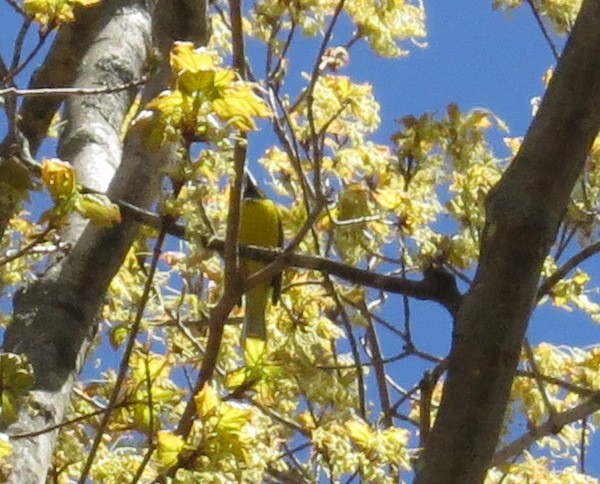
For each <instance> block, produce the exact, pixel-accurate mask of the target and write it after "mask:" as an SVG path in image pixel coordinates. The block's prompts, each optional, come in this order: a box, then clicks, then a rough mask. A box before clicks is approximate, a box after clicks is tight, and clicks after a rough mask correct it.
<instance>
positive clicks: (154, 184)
mask: <svg viewBox="0 0 600 484" xmlns="http://www.w3.org/2000/svg"><path fill="white" fill-rule="evenodd" d="M106 3H108V4H110V5H111V6H112V8H113V10H112V13H111V14H110V15H107V16H103V17H99V18H98V19H97V22H98V23H97V25H98V26H99V27H98V29H97V30H96V34H97V38H96V39H95V40H94V41H93V42H92V43H91V44H90V49H89V50H88V51H87V53H86V57H85V59H84V60H83V61H82V63H81V69H80V73H79V76H78V79H79V82H80V83H81V84H82V85H86V86H88V85H89V84H96V85H97V84H99V83H106V84H112V83H120V82H123V81H126V80H130V79H136V78H138V77H140V76H141V74H142V69H143V65H144V61H145V60H146V57H147V55H148V51H147V49H148V48H149V47H151V45H152V43H151V42H149V39H150V34H151V22H150V20H151V18H152V17H154V18H155V19H156V21H155V22H154V25H153V26H152V30H153V31H152V34H153V38H154V43H155V45H159V46H160V47H161V50H162V54H163V56H166V51H167V49H168V48H169V47H170V45H171V43H172V41H174V40H192V41H195V42H196V43H199V44H200V43H202V44H203V43H205V42H206V39H207V35H208V28H207V17H206V4H205V3H202V2H199V1H194V0H179V1H169V0H159V1H158V2H155V1H124V0H114V1H112V2H111V1H110V0H107V2H106ZM169 35H171V36H169ZM165 59H166V57H165ZM168 75H169V73H168V64H167V63H166V62H165V63H164V65H163V66H162V69H161V70H160V71H159V72H158V74H157V75H155V76H154V77H153V79H152V80H151V81H150V82H149V83H148V85H147V86H146V88H145V90H144V95H143V97H144V99H145V100H149V99H151V98H152V97H154V96H155V95H156V94H158V92H160V91H161V90H163V89H164V88H165V87H166V85H167V81H168ZM132 94H133V93H121V94H111V95H101V96H93V97H91V98H90V97H88V98H78V99H77V100H72V102H71V104H70V106H69V109H68V113H69V114H68V122H69V127H68V129H67V131H66V133H65V137H64V138H63V140H62V144H61V146H62V149H61V152H62V155H63V156H66V157H68V158H69V159H70V160H71V161H72V162H73V163H74V165H75V166H76V168H77V171H78V174H79V176H80V177H81V178H82V179H83V182H84V183H85V184H86V185H89V186H91V187H94V188H99V189H103V188H104V187H106V186H107V184H108V181H109V180H110V179H111V178H112V182H111V183H110V186H109V189H108V193H109V196H110V197H112V198H118V199H121V200H124V201H126V202H129V203H132V204H135V205H138V206H140V207H148V206H149V205H150V204H151V203H152V201H153V200H155V199H156V197H157V194H158V191H159V186H160V181H161V179H162V165H163V164H164V163H165V161H166V160H168V159H170V158H172V156H171V155H172V153H171V149H170V148H169V147H167V148H166V149H164V150H159V151H157V152H155V153H148V152H147V151H146V150H145V149H144V145H143V140H141V139H140V138H139V136H138V135H133V136H129V137H128V138H127V139H126V141H125V146H124V148H123V154H122V155H121V148H120V142H119V137H118V133H119V130H120V127H121V126H120V123H121V121H122V119H123V116H124V114H125V113H126V111H127V109H128V108H129V105H130V103H131V99H132V98H131V95H132ZM115 170H117V171H116V173H115ZM113 174H114V177H113ZM136 233H137V224H136V223H135V222H134V221H133V220H132V219H129V218H127V217H125V218H124V220H123V222H122V223H121V224H119V225H117V226H116V227H113V228H108V229H107V228H98V227H95V226H92V225H86V224H85V223H83V222H81V221H80V222H76V223H74V224H72V225H71V227H70V228H69V229H68V231H67V233H66V234H65V236H66V237H68V239H69V241H70V242H72V243H73V248H72V250H71V251H70V252H69V253H68V255H67V257H66V258H65V259H64V260H63V261H61V262H60V263H59V264H57V265H56V266H55V267H54V268H53V269H52V270H51V271H49V272H48V273H47V274H46V275H45V276H44V277H43V278H42V279H40V280H39V281H38V282H36V283H34V284H33V285H31V286H30V287H28V288H27V289H25V290H24V291H23V292H22V293H20V294H19V295H18V296H17V297H16V298H15V304H14V313H13V320H12V322H11V324H10V326H9V327H8V329H7V332H6V336H5V341H4V349H5V350H6V351H10V352H15V353H24V354H26V355H27V356H28V358H29V361H30V362H31V363H32V365H33V368H34V372H35V377H36V384H35V386H36V389H35V391H34V392H32V400H33V404H32V405H31V406H23V408H21V409H20V412H19V419H18V421H17V422H16V423H14V424H12V425H10V426H9V427H8V428H5V429H2V430H3V431H4V432H6V433H7V434H8V435H9V436H14V435H16V434H21V433H26V432H34V431H39V430H42V429H44V428H47V427H48V426H50V425H53V424H57V423H60V422H61V421H62V419H63V417H64V413H65V409H66V406H67V405H68V402H69V397H70V393H71V390H72V387H73V383H74V381H75V379H76V376H77V373H78V372H79V370H80V369H81V365H82V363H83V361H84V360H85V354H86V352H87V349H88V348H89V346H90V344H91V341H92V338H93V334H94V331H95V319H96V317H97V312H98V310H99V309H100V307H101V304H102V302H103V299H104V297H105V294H106V290H107V288H108V285H109V284H110V281H111V279H112V278H113V276H114V275H115V273H116V272H117V270H118V269H119V267H120V265H121V263H122V261H123V259H124V257H125V255H126V253H127V251H128V250H129V247H130V246H131V243H132V242H133V240H134V238H135V236H136ZM55 438H56V432H47V433H44V434H41V435H37V436H32V437H28V438H11V443H12V445H13V448H14V450H15V456H14V465H13V467H14V471H13V473H12V474H11V476H10V479H11V481H10V482H15V483H29V482H32V483H34V482H44V481H45V476H46V473H47V470H48V467H49V465H50V462H51V458H52V450H53V447H54V441H55Z"/></svg>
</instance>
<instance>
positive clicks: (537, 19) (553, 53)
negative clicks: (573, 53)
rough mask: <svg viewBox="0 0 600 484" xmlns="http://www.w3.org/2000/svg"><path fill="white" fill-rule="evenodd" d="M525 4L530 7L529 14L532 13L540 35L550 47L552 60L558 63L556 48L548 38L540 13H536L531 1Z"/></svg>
mask: <svg viewBox="0 0 600 484" xmlns="http://www.w3.org/2000/svg"><path fill="white" fill-rule="evenodd" d="M527 3H528V4H529V6H530V7H531V12H532V13H533V16H534V17H535V21H536V22H537V24H538V27H539V28H540V30H541V31H542V35H543V36H544V39H546V42H548V45H549V46H550V50H551V51H552V55H553V56H554V60H556V61H557V62H558V58H559V55H558V49H557V48H556V45H554V41H553V40H552V37H550V33H549V32H548V29H546V26H545V25H544V22H543V21H542V18H541V16H540V13H539V12H538V11H537V8H536V7H535V5H534V3H533V0H527Z"/></svg>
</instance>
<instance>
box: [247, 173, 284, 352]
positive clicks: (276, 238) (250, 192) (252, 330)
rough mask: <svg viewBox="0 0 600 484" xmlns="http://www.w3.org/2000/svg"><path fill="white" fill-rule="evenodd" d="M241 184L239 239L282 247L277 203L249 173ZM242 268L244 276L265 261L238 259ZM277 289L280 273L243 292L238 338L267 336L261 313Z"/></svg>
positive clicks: (249, 243)
mask: <svg viewBox="0 0 600 484" xmlns="http://www.w3.org/2000/svg"><path fill="white" fill-rule="evenodd" d="M244 178H245V181H244V182H245V187H244V193H243V199H242V207H241V213H240V235H239V242H240V244H243V245H256V246H260V247H269V248H274V247H282V246H283V230H282V227H281V217H280V214H279V209H278V208H277V205H276V204H275V202H273V201H272V200H269V199H268V198H267V197H266V196H265V195H264V193H262V191H261V190H260V189H259V188H258V187H257V186H256V184H255V183H254V181H253V180H252V179H251V177H250V176H248V175H246V176H245V177H244ZM241 264H242V270H243V271H244V273H245V275H246V276H251V275H252V274H254V273H256V272H258V271H259V270H261V269H262V268H263V267H265V266H266V265H267V264H266V263H264V262H258V261H252V260H247V259H242V261H241ZM280 293H281V273H279V274H277V275H275V276H274V277H273V279H271V280H270V281H267V282H265V283H262V284H259V285H257V286H254V287H253V288H252V289H250V290H249V291H248V292H247V293H246V295H245V296H244V301H245V317H244V330H243V337H242V341H245V340H246V338H256V339H259V340H262V341H265V340H266V339H267V327H266V324H265V316H266V311H267V304H268V300H269V296H270V297H271V301H272V303H273V304H277V301H278V300H279V296H280Z"/></svg>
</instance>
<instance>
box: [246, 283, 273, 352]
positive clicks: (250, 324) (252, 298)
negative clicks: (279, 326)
mask: <svg viewBox="0 0 600 484" xmlns="http://www.w3.org/2000/svg"><path fill="white" fill-rule="evenodd" d="M270 292H271V288H270V287H269V285H268V284H259V285H258V286H256V287H253V288H252V289H250V291H248V293H247V294H246V315H245V317H244V334H243V340H244V341H245V340H246V338H256V339H260V340H262V341H265V340H266V339H267V325H266V322H265V313H266V310H267V302H268V300H269V295H270Z"/></svg>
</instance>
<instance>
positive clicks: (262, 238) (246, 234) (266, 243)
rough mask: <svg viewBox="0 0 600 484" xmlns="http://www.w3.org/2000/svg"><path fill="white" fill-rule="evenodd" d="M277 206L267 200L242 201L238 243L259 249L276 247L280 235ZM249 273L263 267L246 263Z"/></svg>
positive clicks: (253, 263)
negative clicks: (259, 247)
mask: <svg viewBox="0 0 600 484" xmlns="http://www.w3.org/2000/svg"><path fill="white" fill-rule="evenodd" d="M280 230H281V226H280V220H279V211H278V209H277V205H275V203H274V202H273V201H271V200H268V199H255V198H248V199H245V200H243V202H242V209H241V214H240V243H241V244H244V245H257V246H261V247H278V246H279V243H280V240H281V234H280ZM247 266H248V270H249V272H251V273H252V272H256V271H258V270H259V269H260V268H261V267H263V266H264V264H263V263H259V262H250V261H248V262H247Z"/></svg>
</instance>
